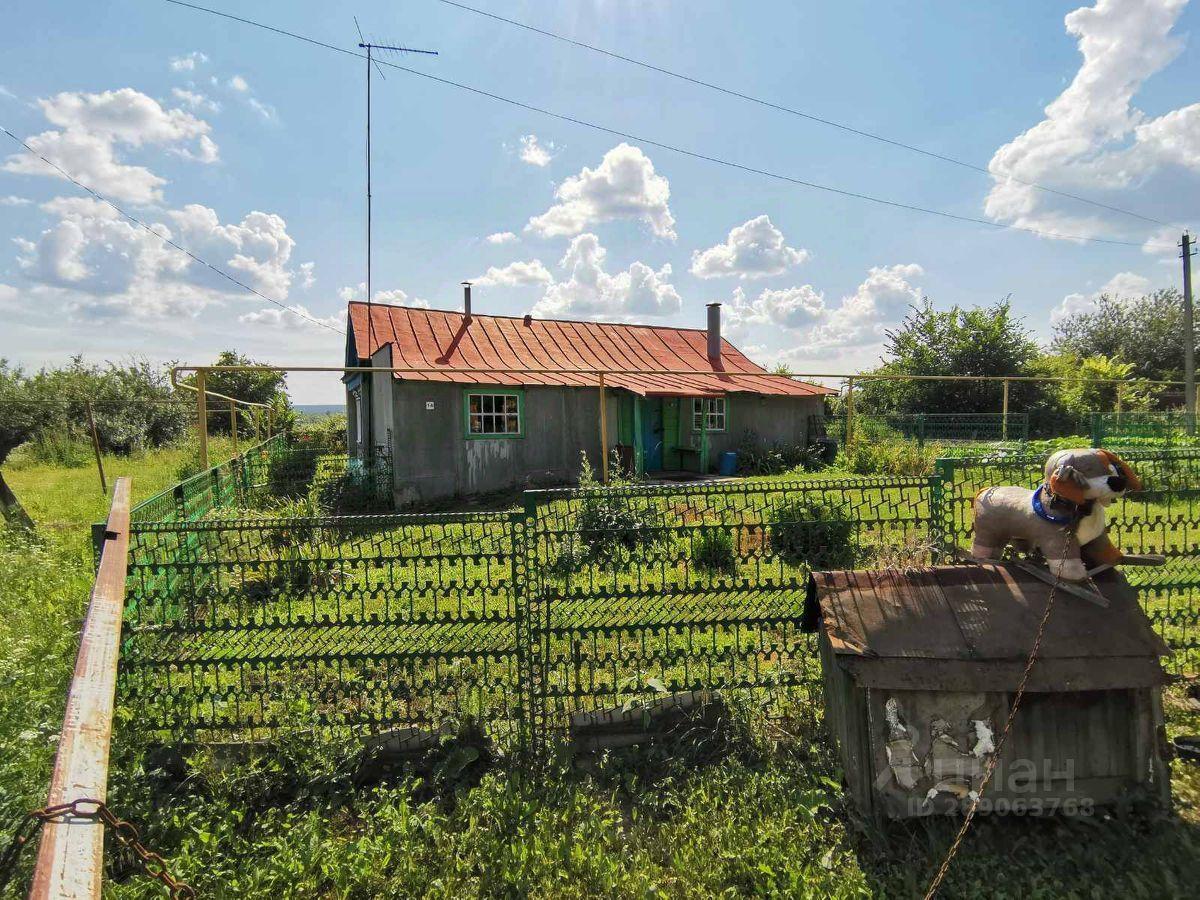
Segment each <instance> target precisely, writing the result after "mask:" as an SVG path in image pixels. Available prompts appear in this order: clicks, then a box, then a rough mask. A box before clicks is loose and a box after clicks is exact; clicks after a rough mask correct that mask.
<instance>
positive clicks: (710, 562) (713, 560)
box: [690, 525, 737, 575]
mask: <svg viewBox="0 0 1200 900" xmlns="http://www.w3.org/2000/svg"><path fill="white" fill-rule="evenodd" d="M690 556H691V560H692V565H694V566H695V567H696V568H697V569H699V570H700V571H702V572H710V573H713V574H725V575H732V574H734V573H735V572H736V571H737V554H736V553H735V552H734V549H733V534H732V533H731V532H730V530H729V529H728V528H720V527H717V526H711V525H709V526H705V527H703V528H700V529H698V530H697V531H696V532H694V533H693V536H692V546H691V551H690Z"/></svg>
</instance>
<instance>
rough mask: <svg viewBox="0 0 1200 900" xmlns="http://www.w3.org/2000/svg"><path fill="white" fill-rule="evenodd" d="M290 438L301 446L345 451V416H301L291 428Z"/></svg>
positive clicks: (336, 451) (332, 451) (334, 451)
mask: <svg viewBox="0 0 1200 900" xmlns="http://www.w3.org/2000/svg"><path fill="white" fill-rule="evenodd" d="M291 438H292V440H293V441H294V442H295V443H297V444H299V445H300V446H302V447H316V448H319V449H321V450H328V451H330V452H331V453H345V452H347V451H346V416H345V414H344V413H341V414H337V413H334V414H330V415H326V416H301V417H300V418H299V419H298V420H297V422H296V426H295V427H294V428H293V429H292V435H291Z"/></svg>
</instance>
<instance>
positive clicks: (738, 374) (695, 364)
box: [349, 301, 836, 397]
mask: <svg viewBox="0 0 1200 900" xmlns="http://www.w3.org/2000/svg"><path fill="white" fill-rule="evenodd" d="M370 313H371V320H370V323H368V320H367V304H366V303H363V302H360V301H355V302H352V303H350V304H349V317H350V326H351V328H352V329H353V334H354V345H355V347H356V348H357V352H358V357H359V360H360V361H361V362H364V363H365V362H367V361H368V360H369V359H370V357H371V355H372V354H373V353H375V352H376V351H377V350H379V349H380V348H381V347H384V346H386V345H388V344H390V345H391V347H392V365H393V366H395V367H397V368H409V367H412V368H418V367H419V368H431V369H433V370H434V371H428V372H403V373H400V372H397V373H396V377H397V378H407V379H410V380H413V381H449V382H455V383H459V384H510V385H537V384H542V385H565V386H571V387H594V386H595V385H596V377H595V376H594V375H588V374H578V373H572V372H570V371H540V372H538V373H536V374H535V373H530V372H518V371H516V370H521V369H538V370H570V369H587V370H589V371H593V370H594V371H597V372H600V371H603V372H605V373H606V376H605V384H606V385H608V386H610V387H615V388H625V389H627V390H630V391H632V392H633V393H635V394H643V395H651V396H689V397H691V396H717V395H721V394H726V393H752V394H767V395H772V396H791V397H809V396H820V395H823V394H832V393H836V392H835V391H833V390H832V389H831V388H826V387H822V386H820V385H816V384H809V383H807V382H803V381H795V380H793V379H790V378H785V377H783V376H767V377H762V376H763V375H766V369H764V368H762V367H761V366H758V365H755V364H754V363H753V362H751V361H750V360H749V359H747V358H746V356H745V355H744V354H743V353H742V352H741V351H740V350H738V349H737V347H735V346H733V344H731V343H729V341H726V340H722V341H721V359H720V361H719V362H717V363H716V364H715V365H714V362H713V360H710V359H709V357H708V335H707V333H706V332H705V331H704V330H703V329H699V328H665V327H662V326H658V325H621V324H616V323H610V322H570V321H563V320H558V319H534V318H530V319H528V320H526V319H523V318H517V317H510V316H481V315H472V316H471V320H470V322H467V321H465V319H466V317H465V316H464V315H463V313H460V312H445V311H443V310H436V309H414V308H411V307H407V306H389V305H387V304H383V303H372V304H371V307H370ZM527 321H528V324H526V322H527ZM493 367H494V368H496V369H498V370H500V371H497V372H495V373H492V372H470V371H463V370H464V369H480V368H493ZM631 369H632V370H638V371H641V372H664V373H667V372H679V371H687V372H700V373H701V374H697V375H671V374H662V375H656V374H638V375H620V374H611V375H610V374H607V373H610V372H617V371H620V370H631ZM710 372H711V373H712V374H711V375H710V374H708V373H710ZM512 373H515V374H512ZM748 373H754V376H755V377H748Z"/></svg>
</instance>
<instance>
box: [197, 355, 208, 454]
mask: <svg viewBox="0 0 1200 900" xmlns="http://www.w3.org/2000/svg"><path fill="white" fill-rule="evenodd" d="M207 380H208V372H207V371H206V370H204V369H197V370H196V435H197V437H199V439H200V468H201V470H203V469H207V468H208V395H207V394H206V393H205V391H206V390H207V385H206V384H205V382H206V381H207Z"/></svg>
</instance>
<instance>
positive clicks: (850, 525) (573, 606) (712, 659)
mask: <svg viewBox="0 0 1200 900" xmlns="http://www.w3.org/2000/svg"><path fill="white" fill-rule="evenodd" d="M526 499H527V503H526V510H525V528H526V540H527V542H528V544H527V546H528V549H527V555H528V558H529V559H530V566H529V571H530V583H529V585H528V587H527V590H528V596H529V603H528V610H527V615H528V621H529V629H530V632H531V634H532V635H533V638H534V640H533V644H532V647H531V654H532V660H531V670H532V673H533V677H534V683H533V684H531V685H530V693H531V697H530V707H531V710H532V711H533V714H534V722H533V728H534V732H535V733H544V732H553V731H558V730H561V729H563V728H565V727H566V726H567V724H568V722H569V719H570V716H571V715H572V714H576V713H581V712H587V711H592V710H597V709H604V708H619V707H622V706H624V705H627V704H629V703H636V702H639V701H640V700H642V699H645V698H647V696H650V697H653V696H654V695H655V694H656V693H657V694H674V693H678V692H686V691H697V690H705V689H731V688H746V689H753V691H754V692H755V693H756V694H757V695H759V696H760V698H762V699H764V700H768V699H771V698H776V699H778V698H780V697H781V696H782V695H783V694H784V693H788V694H789V695H790V696H791V697H792V698H793V699H799V700H801V701H814V700H816V698H815V697H814V696H813V695H812V690H813V688H814V686H815V683H816V682H817V681H818V680H819V677H820V673H819V671H818V663H817V659H816V655H815V652H814V650H815V647H814V644H813V642H812V639H811V636H810V635H805V634H801V632H800V621H801V615H802V613H803V606H804V594H805V586H806V579H807V576H808V573H809V571H810V570H811V569H814V568H816V569H821V568H850V567H855V566H860V565H887V564H910V563H915V562H919V561H921V560H922V559H924V560H925V561H928V558H929V557H928V550H929V547H928V540H927V536H928V527H927V526H928V523H927V517H928V509H929V481H928V479H925V478H886V479H872V478H863V479H850V480H838V481H826V480H812V481H765V482H753V481H751V482H742V483H738V484H715V485H714V484H704V485H695V486H685V487H670V488H667V487H647V488H617V489H610V490H605V489H598V490H589V491H547V492H532V493H530V494H527V495H526ZM795 688H798V689H799V690H798V691H795V690H793V691H787V690H786V689H795Z"/></svg>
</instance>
